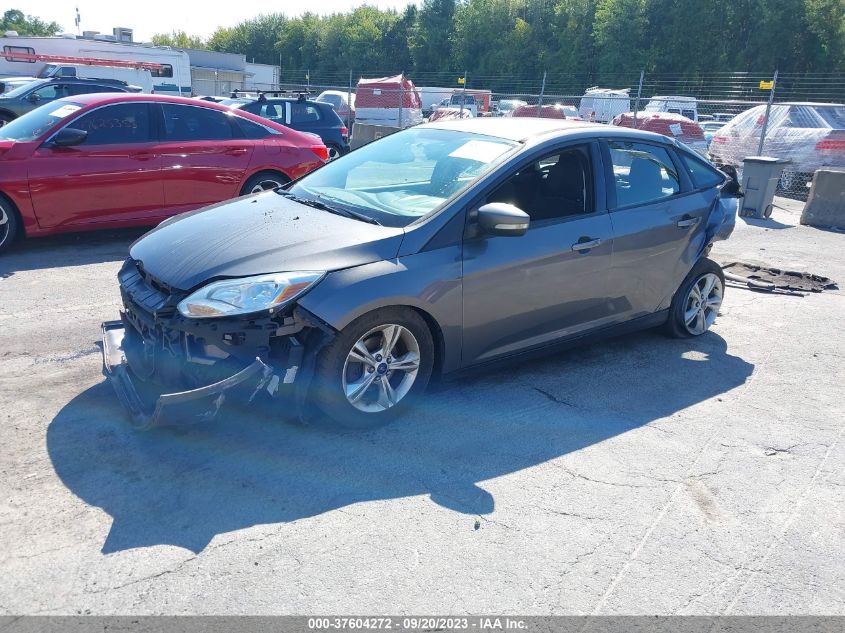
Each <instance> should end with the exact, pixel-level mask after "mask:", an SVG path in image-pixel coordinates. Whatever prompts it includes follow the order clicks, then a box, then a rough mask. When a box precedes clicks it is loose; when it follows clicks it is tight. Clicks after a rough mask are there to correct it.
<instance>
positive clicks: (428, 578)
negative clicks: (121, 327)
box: [0, 199, 845, 615]
mask: <svg viewBox="0 0 845 633" xmlns="http://www.w3.org/2000/svg"><path fill="white" fill-rule="evenodd" d="M778 204H779V205H780V206H779V207H778V208H776V209H775V212H774V215H773V218H772V219H771V220H767V221H752V222H746V221H744V220H742V219H740V220H738V221H737V225H738V226H737V230H736V232H735V234H734V236H733V237H732V238H731V239H730V240H729V241H727V242H723V243H719V244H717V246H716V248H715V249H714V252H713V257H714V258H716V259H718V260H721V261H731V260H737V259H739V260H742V261H748V262H757V263H764V264H767V265H770V266H780V267H784V268H791V269H797V270H802V271H808V272H812V273H816V274H820V275H825V276H828V277H831V278H833V279H835V280H838V281H839V282H840V283H845V255H844V254H843V253H844V252H845V234H843V233H837V232H833V231H823V230H819V229H814V228H809V227H803V226H799V225H798V214H799V213H800V203H795V202H792V201H787V200H784V199H778ZM138 235H140V232H139V231H121V232H107V233H100V234H90V235H75V236H65V237H58V238H49V239H43V240H31V241H28V242H26V243H23V244H21V245H18V246H17V247H16V248H15V250H14V251H13V252H11V253H8V254H4V255H3V256H0V420H2V431H0V535H2V538H0V542H2V547H0V569H2V570H3V574H2V576H0V614H5V615H9V614H36V613H41V614H45V613H47V614H79V613H82V614H87V613H92V614H307V613H339V614H349V613H356V614H362V613H392V614H406V613H415V614H431V613H437V614H467V613H497V614H522V615H526V614H592V613H597V614H733V615H740V614H840V615H841V614H845V565H843V563H842V561H843V560H845V538H843V534H845V442H843V429H845V425H843V420H845V405H844V404H843V399H842V394H843V387H845V369H843V368H845V364H843V358H844V357H845V345H843V339H844V338H845V328H843V326H842V316H843V314H845V293H843V291H842V290H831V291H825V292H823V293H820V294H813V295H807V296H803V297H797V296H787V295H772V294H766V293H757V292H752V291H749V290H746V289H740V288H734V287H728V289H727V293H726V298H725V302H724V305H723V307H722V311H721V314H720V316H719V318H718V320H717V322H716V324H715V326H714V328H713V330H712V332H710V333H708V334H706V335H705V336H702V337H700V338H698V339H695V340H674V339H669V338H665V337H664V336H662V335H661V334H660V333H657V332H653V331H649V332H644V333H639V334H635V335H630V336H625V337H621V338H618V339H614V340H611V341H608V342H604V343H599V344H595V345H592V346H589V347H582V348H577V349H574V350H571V351H568V352H565V353H561V354H558V355H555V356H551V357H547V358H544V359H541V360H535V361H531V362H528V363H523V364H518V365H513V366H511V367H506V368H504V369H501V370H498V371H496V372H493V373H487V374H483V375H480V376H477V377H473V378H471V379H467V380H462V381H460V382H457V383H446V384H444V385H443V386H441V387H440V388H438V390H437V391H435V392H434V393H432V394H431V395H430V396H429V397H428V398H427V399H426V401H425V403H424V405H422V406H421V407H420V408H419V409H418V410H417V411H415V412H414V413H413V414H412V415H409V416H407V417H405V418H404V419H402V420H401V421H400V422H398V423H396V424H394V425H392V426H389V427H387V428H383V429H380V430H376V431H371V432H366V433H330V432H327V431H324V430H318V429H312V428H309V427H301V426H293V425H290V424H285V423H282V422H279V421H277V420H274V419H270V418H264V417H259V416H255V417H251V418H248V419H226V420H220V421H218V422H215V423H213V424H210V425H208V426H205V427H195V428H190V429H162V430H156V431H153V432H147V433H137V432H134V431H132V430H131V429H130V428H129V426H128V425H127V423H126V420H125V418H124V415H123V412H122V410H121V408H120V406H119V404H118V402H117V401H116V399H115V398H114V396H113V394H112V392H111V390H110V387H109V386H108V384H106V383H105V382H104V378H103V376H102V375H101V373H100V367H101V358H100V350H99V348H98V346H97V343H98V341H99V326H100V322H101V321H104V320H109V319H113V318H116V316H117V311H118V306H119V295H118V290H117V284H116V279H115V275H116V273H117V270H118V268H119V266H120V263H121V261H122V260H123V258H124V257H125V255H126V250H127V246H128V245H129V244H130V243H131V241H132V240H133V239H135V238H136V237H137V236H138Z"/></svg>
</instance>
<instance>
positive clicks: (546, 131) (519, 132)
mask: <svg viewBox="0 0 845 633" xmlns="http://www.w3.org/2000/svg"><path fill="white" fill-rule="evenodd" d="M424 127H430V128H437V129H441V130H455V131H459V132H470V133H475V134H483V135H486V136H495V137H498V138H503V139H507V140H510V141H518V142H526V141H533V140H537V141H539V140H542V139H544V138H545V137H548V136H554V135H562V136H569V137H573V138H590V137H596V136H625V137H630V138H635V139H640V140H644V141H645V140H648V141H652V142H654V141H658V142H660V143H664V144H665V143H666V142H667V141H668V140H669V139H667V137H665V136H663V135H661V134H655V133H654V132H645V131H643V130H634V129H631V128H625V127H617V126H614V125H604V124H601V123H590V122H588V121H575V120H572V119H544V118H531V117H515V118H511V117H495V118H494V117H478V118H473V119H458V120H452V121H436V122H434V123H426V124H424Z"/></svg>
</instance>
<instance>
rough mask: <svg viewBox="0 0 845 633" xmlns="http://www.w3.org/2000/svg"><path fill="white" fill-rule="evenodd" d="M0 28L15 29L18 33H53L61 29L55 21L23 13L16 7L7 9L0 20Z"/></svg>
mask: <svg viewBox="0 0 845 633" xmlns="http://www.w3.org/2000/svg"><path fill="white" fill-rule="evenodd" d="M0 30H2V31H3V32H4V33H5V32H6V31H16V32H17V34H18V35H39V36H45V35H55V34H56V33H58V32H59V31H61V30H62V27H61V26H59V24H58V23H57V22H45V21H44V20H42V19H41V18H37V17H35V16H32V15H24V13H23V11H19V10H18V9H9V10H8V11H6V12H5V13H4V14H3V18H2V21H0Z"/></svg>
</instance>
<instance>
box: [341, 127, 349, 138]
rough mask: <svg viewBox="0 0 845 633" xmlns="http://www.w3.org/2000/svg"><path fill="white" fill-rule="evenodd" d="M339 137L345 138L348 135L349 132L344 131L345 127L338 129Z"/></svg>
mask: <svg viewBox="0 0 845 633" xmlns="http://www.w3.org/2000/svg"><path fill="white" fill-rule="evenodd" d="M340 135H341V136H343V137H346V136H348V135H349V130H347V129H346V126H345V125H344V126H343V127H342V128H340Z"/></svg>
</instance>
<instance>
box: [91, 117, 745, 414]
mask: <svg viewBox="0 0 845 633" xmlns="http://www.w3.org/2000/svg"><path fill="white" fill-rule="evenodd" d="M740 195H741V193H740V192H739V187H738V185H737V182H736V179H735V177H730V176H729V175H727V174H725V173H722V172H720V171H718V170H717V169H715V168H714V167H713V166H712V165H711V164H709V163H708V162H706V161H705V160H703V159H702V158H701V157H700V156H698V155H697V154H696V153H695V152H693V151H692V150H690V149H689V148H687V147H685V146H684V145H682V144H680V143H677V142H676V141H674V140H672V139H669V138H667V137H664V136H660V135H657V134H651V133H648V132H642V131H637V130H629V129H624V128H618V127H609V126H603V125H599V124H590V123H583V122H574V121H573V122H571V121H560V120H548V119H528V118H513V119H509V118H505V119H502V118H497V119H494V118H490V119H484V118H481V119H469V120H461V121H449V122H442V123H433V124H427V125H420V126H417V127H414V128H411V129H408V130H405V131H402V132H398V133H396V134H393V135H391V136H388V137H385V138H383V139H380V140H378V141H375V142H373V143H371V144H369V145H366V146H364V147H362V148H360V149H358V150H356V151H354V152H352V153H351V154H349V155H347V156H344V157H342V158H340V159H338V160H337V161H333V162H331V163H328V164H326V165H325V166H323V167H321V168H319V169H318V170H316V171H314V172H312V173H311V174H309V175H307V176H305V177H303V178H301V179H300V180H298V181H296V182H294V183H292V184H290V185H287V186H285V187H283V188H281V189H277V190H274V191H266V192H263V193H259V194H255V195H250V196H245V197H241V198H237V199H234V200H230V201H227V202H224V203H221V204H217V205H214V206H211V207H208V208H205V209H202V210H199V211H195V212H192V213H187V214H184V215H181V216H177V217H175V218H171V219H169V220H167V221H165V222H164V223H162V224H161V225H159V226H158V227H157V228H156V229H154V230H153V231H151V232H150V233H148V234H146V235H145V236H143V237H142V238H140V239H139V240H138V241H137V242H135V243H134V244H133V245H132V247H131V249H130V256H129V258H128V259H127V260H126V262H125V263H124V265H123V267H122V268H121V270H120V273H119V275H118V277H119V282H120V291H121V295H122V299H123V310H122V312H121V315H120V316H121V318H120V320H119V321H113V322H108V323H104V324H103V355H104V371H105V373H106V375H107V376H108V377H109V379H110V381H111V383H112V384H113V386H114V388H115V390H116V392H117V394H118V396H119V398H120V400H121V401H122V402H123V403H124V405H126V407H127V408H128V410H129V412H130V416H131V419H132V422H133V424H134V425H135V426H137V427H139V428H149V427H151V426H155V425H159V424H164V423H179V422H192V421H193V422H198V421H204V420H210V419H212V418H213V417H214V416H216V415H218V414H219V413H221V412H222V411H225V410H227V409H229V408H233V409H244V408H248V407H252V406H257V405H258V404H259V403H263V405H264V406H269V407H270V409H271V410H272V411H275V412H277V413H278V415H279V416H282V417H284V416H298V417H300V418H302V417H305V418H312V419H313V418H319V419H322V420H331V421H334V422H335V423H337V424H339V425H342V426H347V427H353V428H366V427H371V426H376V425H379V424H383V423H384V422H387V421H389V420H391V419H393V418H394V417H395V416H396V415H398V414H400V413H401V412H402V411H403V410H404V409H406V408H407V407H409V406H410V405H412V404H413V402H414V400H415V399H416V398H417V397H418V396H420V395H421V394H422V393H423V391H424V390H425V388H426V386H427V385H428V383H429V381H430V380H431V379H432V378H433V377H435V376H439V375H443V374H449V373H452V372H456V371H458V370H463V369H466V368H475V367H483V366H484V365H486V364H488V363H494V362H497V361H502V360H509V359H511V358H513V357H515V356H518V355H523V354H526V353H530V352H536V351H538V350H550V349H558V348H560V347H563V346H566V345H571V344H573V343H579V342H583V341H586V340H588V339H591V338H594V337H597V336H610V335H613V334H618V333H621V332H625V331H631V330H635V329H641V328H648V327H655V326H662V327H664V328H665V329H666V330H667V332H668V333H670V334H671V335H674V336H678V337H690V336H698V335H701V334H703V333H704V332H706V331H707V330H708V329H709V328H710V326H711V325H712V324H713V321H714V320H715V318H716V315H717V313H718V310H719V306H720V304H721V302H722V296H723V292H724V277H723V275H722V271H721V269H720V267H719V266H718V265H717V264H715V263H714V262H713V261H711V260H709V259H708V258H707V255H708V253H709V250H710V248H711V246H712V244H713V242H714V241H715V240H719V239H725V238H727V237H728V236H729V235H730V233H731V231H732V230H733V227H734V221H735V216H736V209H737V203H738V196H740Z"/></svg>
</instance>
